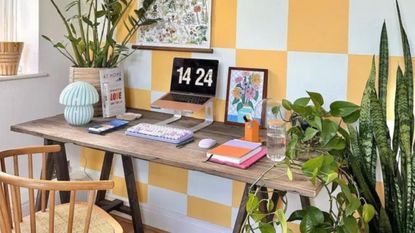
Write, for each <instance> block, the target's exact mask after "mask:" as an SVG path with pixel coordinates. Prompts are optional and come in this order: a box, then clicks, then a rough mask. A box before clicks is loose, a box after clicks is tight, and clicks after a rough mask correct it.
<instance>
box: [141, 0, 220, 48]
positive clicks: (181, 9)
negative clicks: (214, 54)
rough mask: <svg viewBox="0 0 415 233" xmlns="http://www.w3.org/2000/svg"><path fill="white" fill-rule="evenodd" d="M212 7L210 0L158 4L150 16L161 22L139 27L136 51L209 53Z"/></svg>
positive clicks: (169, 0) (158, 0)
mask: <svg viewBox="0 0 415 233" xmlns="http://www.w3.org/2000/svg"><path fill="white" fill-rule="evenodd" d="M211 7H212V2H211V0H181V1H177V0H155V1H154V3H153V4H152V5H151V7H150V9H149V10H148V11H147V14H149V18H158V19H160V20H159V21H158V22H157V23H156V24H154V25H150V26H144V27H140V28H139V30H138V41H137V44H136V45H134V46H133V47H134V48H138V49H156V50H178V51H199V52H210V50H212V49H211V47H210V37H211V36H210V34H211V12H212V10H211ZM204 50H206V51H204Z"/></svg>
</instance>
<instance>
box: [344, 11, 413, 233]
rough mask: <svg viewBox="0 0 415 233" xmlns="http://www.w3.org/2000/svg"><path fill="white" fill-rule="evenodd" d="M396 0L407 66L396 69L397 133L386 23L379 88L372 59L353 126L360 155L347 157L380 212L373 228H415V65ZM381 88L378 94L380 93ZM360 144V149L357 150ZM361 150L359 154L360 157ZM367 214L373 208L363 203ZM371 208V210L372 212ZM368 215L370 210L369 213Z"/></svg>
mask: <svg viewBox="0 0 415 233" xmlns="http://www.w3.org/2000/svg"><path fill="white" fill-rule="evenodd" d="M396 4H397V11H398V17H399V25H400V31H401V37H402V48H403V54H404V59H405V69H404V70H403V69H402V67H400V66H399V67H398V69H397V71H396V77H397V78H396V95H395V102H394V112H395V124H394V131H393V138H392V140H391V138H390V132H389V128H388V126H387V124H386V109H387V104H386V99H387V98H388V93H387V85H388V70H389V61H388V60H389V57H388V54H389V52H388V35H387V27H386V24H385V23H384V25H383V27H382V33H381V44H380V53H379V54H380V59H379V76H378V83H379V85H378V88H376V87H375V81H376V80H375V78H376V75H375V74H376V67H375V62H374V59H373V62H372V71H371V73H370V76H369V80H368V81H367V84H366V88H365V91H364V94H363V99H362V105H361V115H360V119H359V121H360V125H359V131H356V130H354V129H353V128H352V127H351V126H349V128H350V130H349V131H351V132H352V131H353V130H354V131H356V132H355V133H353V134H351V140H350V141H351V142H353V144H351V145H350V148H351V150H350V153H351V154H352V156H354V157H355V155H356V154H357V155H359V156H361V157H360V158H361V159H358V160H355V161H354V162H353V163H349V164H350V166H351V167H352V173H353V176H354V178H355V180H356V183H357V185H358V186H359V189H361V190H365V192H362V195H363V196H364V197H365V199H366V200H367V201H368V203H370V204H372V206H373V207H374V208H375V211H376V212H377V213H378V214H377V215H375V216H374V220H373V221H371V222H370V224H369V225H370V232H394V233H412V232H415V229H414V227H413V225H414V222H415V219H414V214H415V213H414V211H415V210H414V194H415V190H414V185H415V177H414V175H413V172H414V171H415V168H414V165H415V159H414V145H413V133H414V116H413V71H412V69H413V68H412V61H411V52H410V48H409V43H408V38H407V35H406V32H405V29H404V27H403V22H402V18H401V14H400V10H399V5H398V3H396ZM377 92H378V93H379V95H377ZM359 148H360V150H359ZM376 152H377V154H378V155H379V158H380V163H381V168H382V175H383V187H384V191H385V208H383V206H382V204H381V203H380V198H379V197H378V195H377V193H376V191H375V178H376V177H375V169H376V160H377V156H376ZM359 156H356V157H357V158H359ZM365 210H366V212H365V213H364V214H365V215H363V217H364V218H366V217H369V216H370V215H371V213H372V212H373V211H372V210H369V209H368V207H366V208H365ZM369 214H370V215H369ZM367 215H369V216H367Z"/></svg>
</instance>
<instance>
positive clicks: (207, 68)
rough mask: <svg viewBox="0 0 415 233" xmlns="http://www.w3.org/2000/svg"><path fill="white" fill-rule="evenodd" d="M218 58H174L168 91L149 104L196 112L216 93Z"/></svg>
mask: <svg viewBox="0 0 415 233" xmlns="http://www.w3.org/2000/svg"><path fill="white" fill-rule="evenodd" d="M218 65H219V61H218V60H209V59H193V58H174V60H173V69H172V76H171V84H170V92H169V93H167V94H166V95H164V96H163V97H161V98H160V99H158V100H156V101H155V102H153V103H152V104H151V107H152V108H157V109H161V108H166V109H175V110H183V111H190V112H196V111H198V110H200V109H202V108H203V107H204V106H205V104H206V103H208V102H209V101H212V100H213V98H214V97H215V95H216V83H217V76H218Z"/></svg>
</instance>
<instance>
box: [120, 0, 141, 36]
mask: <svg viewBox="0 0 415 233" xmlns="http://www.w3.org/2000/svg"><path fill="white" fill-rule="evenodd" d="M137 3H138V2H137V0H133V2H132V3H131V6H130V8H129V9H128V11H127V13H126V14H125V15H124V17H123V19H122V21H121V22H120V24H119V25H118V26H117V33H116V38H117V42H122V41H123V40H124V38H125V36H126V35H127V33H128V31H127V28H125V26H124V23H122V22H123V21H125V22H126V24H127V25H128V26H129V27H131V26H130V25H131V24H130V22H129V21H128V16H129V15H131V16H134V18H136V17H137V16H136V15H135V13H134V10H135V9H137V6H138V5H137ZM135 41H137V33H134V35H133V36H132V37H131V39H130V42H135Z"/></svg>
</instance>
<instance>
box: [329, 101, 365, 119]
mask: <svg viewBox="0 0 415 233" xmlns="http://www.w3.org/2000/svg"><path fill="white" fill-rule="evenodd" d="M359 110H360V107H359V106H358V105H356V104H354V103H351V102H347V101H335V102H333V103H332V104H330V112H331V114H332V115H333V116H339V117H346V116H349V115H351V114H353V113H355V112H356V111H359Z"/></svg>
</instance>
